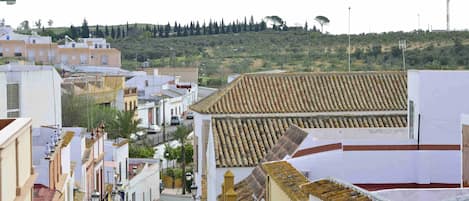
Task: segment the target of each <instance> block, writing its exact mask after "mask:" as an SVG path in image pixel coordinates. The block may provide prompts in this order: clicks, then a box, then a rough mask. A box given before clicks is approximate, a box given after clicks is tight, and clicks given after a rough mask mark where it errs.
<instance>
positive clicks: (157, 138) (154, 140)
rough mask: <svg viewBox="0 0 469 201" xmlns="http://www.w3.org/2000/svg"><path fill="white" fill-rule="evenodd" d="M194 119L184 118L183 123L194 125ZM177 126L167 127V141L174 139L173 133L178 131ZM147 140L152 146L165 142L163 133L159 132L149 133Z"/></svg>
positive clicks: (189, 125)
mask: <svg viewBox="0 0 469 201" xmlns="http://www.w3.org/2000/svg"><path fill="white" fill-rule="evenodd" d="M193 122H194V121H193V120H186V119H184V120H183V121H182V123H183V124H184V125H185V126H188V127H192V126H193ZM176 129H177V126H167V127H166V141H170V140H172V139H173V134H174V132H175V131H176ZM146 140H147V142H149V143H150V144H151V145H152V146H157V145H159V144H162V143H163V133H162V132H158V133H156V134H148V135H147V136H146Z"/></svg>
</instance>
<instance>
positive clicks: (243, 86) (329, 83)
mask: <svg viewBox="0 0 469 201" xmlns="http://www.w3.org/2000/svg"><path fill="white" fill-rule="evenodd" d="M406 101H407V76H406V74H405V73H404V72H333V73H276V74H243V75H241V76H240V77H238V78H237V79H236V80H234V81H233V82H231V83H230V84H229V85H228V86H226V87H225V88H224V89H221V90H220V91H218V92H217V93H214V94H212V95H211V96H208V97H207V98H205V99H202V100H201V101H199V102H198V103H196V104H194V105H193V106H191V109H192V110H194V111H196V112H199V113H207V114H246V113H302V112H344V111H402V110H406V108H407V102H406Z"/></svg>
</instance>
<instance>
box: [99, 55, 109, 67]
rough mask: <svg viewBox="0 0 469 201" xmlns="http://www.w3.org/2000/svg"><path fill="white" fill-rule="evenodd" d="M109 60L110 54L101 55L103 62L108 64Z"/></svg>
mask: <svg viewBox="0 0 469 201" xmlns="http://www.w3.org/2000/svg"><path fill="white" fill-rule="evenodd" d="M108 62H109V61H108V56H107V55H103V56H101V64H103V65H107V64H108Z"/></svg>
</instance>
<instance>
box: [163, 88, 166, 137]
mask: <svg viewBox="0 0 469 201" xmlns="http://www.w3.org/2000/svg"><path fill="white" fill-rule="evenodd" d="M162 97H163V96H162ZM165 105H166V103H165V98H164V97H163V142H166V118H165V116H166V109H165Z"/></svg>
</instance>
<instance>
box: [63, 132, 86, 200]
mask: <svg viewBox="0 0 469 201" xmlns="http://www.w3.org/2000/svg"><path fill="white" fill-rule="evenodd" d="M63 130H64V131H71V132H73V133H74V136H73V138H72V141H71V142H70V158H71V160H72V161H73V162H75V170H74V176H75V178H74V180H75V182H74V183H75V184H76V185H77V187H78V190H79V191H81V192H85V187H86V173H85V170H86V167H85V164H83V163H82V159H83V155H84V154H85V146H86V144H85V143H86V142H85V140H86V139H85V128H63Z"/></svg>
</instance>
